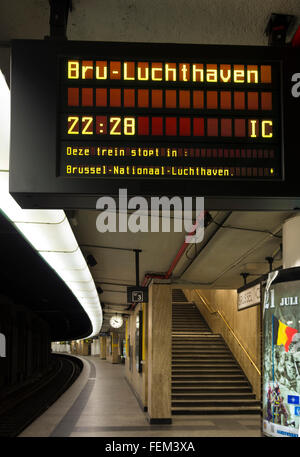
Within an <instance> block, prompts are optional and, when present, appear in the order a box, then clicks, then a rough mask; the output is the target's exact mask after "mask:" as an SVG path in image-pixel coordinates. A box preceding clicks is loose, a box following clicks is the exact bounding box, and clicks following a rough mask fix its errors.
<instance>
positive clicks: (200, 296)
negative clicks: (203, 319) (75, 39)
mask: <svg viewBox="0 0 300 457" xmlns="http://www.w3.org/2000/svg"><path fill="white" fill-rule="evenodd" d="M195 292H196V293H197V295H198V297H199V298H200V300H201V301H202V303H203V304H204V306H205V307H206V309H207V310H208V311H209V312H210V314H217V315H218V316H219V317H220V318H221V319H222V320H223V322H224V324H225V325H226V327H227V328H228V330H229V331H230V333H231V334H232V336H233V337H234V338H235V340H236V341H237V343H238V344H239V346H240V347H241V349H242V350H243V351H244V353H245V354H246V357H247V358H248V359H249V361H250V362H251V364H252V365H253V367H254V368H255V370H256V371H257V373H258V374H259V375H260V376H261V371H260V370H259V368H258V367H257V365H256V364H255V362H254V360H253V359H252V357H251V356H250V354H249V352H248V351H247V349H246V348H245V346H244V345H243V344H242V343H241V341H240V340H239V339H238V337H237V336H236V334H235V333H234V331H233V329H232V327H231V326H230V325H229V323H228V322H227V320H226V319H225V317H224V315H223V314H222V313H221V312H220V311H216V310H213V308H212V307H211V306H210V305H209V303H208V302H207V301H206V299H205V298H204V297H203V296H202V295H201V294H200V293H199V292H198V290H195Z"/></svg>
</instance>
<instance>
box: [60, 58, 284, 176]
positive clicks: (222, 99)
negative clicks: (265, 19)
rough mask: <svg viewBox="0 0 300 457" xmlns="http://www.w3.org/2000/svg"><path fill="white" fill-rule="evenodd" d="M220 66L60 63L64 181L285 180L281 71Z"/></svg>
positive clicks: (262, 66) (202, 63)
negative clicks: (66, 178) (76, 178)
mask: <svg viewBox="0 0 300 457" xmlns="http://www.w3.org/2000/svg"><path fill="white" fill-rule="evenodd" d="M224 61H227V59H224ZM222 62H223V61H222V60H220V59H218V62H216V61H215V62H214V63H209V62H208V61H207V60H205V59H203V60H201V59H200V58H199V57H198V59H197V61H185V62H184V61H182V62H180V61H178V60H177V61H169V62H167V61H158V60H157V59H154V60H151V61H150V60H148V61H139V60H135V61H132V60H101V56H100V55H99V56H98V57H95V58H93V59H92V60H86V59H74V58H68V59H63V60H62V62H61V79H60V82H61V84H60V87H61V99H60V103H61V104H60V116H61V126H60V135H59V138H60V154H61V161H60V173H61V175H62V176H86V177H87V176H90V177H95V176H98V177H118V176H123V177H130V178H137V179H141V178H145V177H147V176H151V177H152V178H153V179H155V178H165V179H169V178H171V179H174V178H176V179H196V180H202V179H212V180H214V179H217V180H218V179H227V180H228V179H233V178H235V179H268V180H270V179H281V178H282V168H281V163H282V156H281V154H282V150H281V147H280V145H281V127H280V114H279V113H280V100H279V98H280V97H279V94H280V91H279V87H280V86H279V85H280V79H279V74H280V72H279V67H278V64H275V63H270V64H268V65H266V64H260V63H256V64H253V63H251V64H250V63H249V62H246V60H245V59H241V63H240V64H233V63H232V62H229V63H228V62H227V63H222Z"/></svg>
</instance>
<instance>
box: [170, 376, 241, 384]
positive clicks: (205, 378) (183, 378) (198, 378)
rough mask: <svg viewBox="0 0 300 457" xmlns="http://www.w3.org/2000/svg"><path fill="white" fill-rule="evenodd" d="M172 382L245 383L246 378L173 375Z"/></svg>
mask: <svg viewBox="0 0 300 457" xmlns="http://www.w3.org/2000/svg"><path fill="white" fill-rule="evenodd" d="M171 378H172V382H173V381H192V382H196V381H210V380H211V381H217V380H218V381H219V380H224V381H226V380H227V381H244V379H245V376H244V375H242V374H218V375H217V374H197V375H194V376H190V375H184V374H182V375H180V374H178V375H171Z"/></svg>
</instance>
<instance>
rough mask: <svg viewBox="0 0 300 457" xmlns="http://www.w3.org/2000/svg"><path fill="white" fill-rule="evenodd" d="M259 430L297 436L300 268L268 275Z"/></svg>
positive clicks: (299, 429)
mask: <svg viewBox="0 0 300 457" xmlns="http://www.w3.org/2000/svg"><path fill="white" fill-rule="evenodd" d="M262 365H263V387H262V404H263V421H262V423H263V433H264V434H265V435H267V436H278V437H298V436H300V268H299V267H297V268H289V269H285V270H277V271H274V272H272V273H270V274H269V277H268V281H267V284H266V289H265V296H264V307H263V360H262Z"/></svg>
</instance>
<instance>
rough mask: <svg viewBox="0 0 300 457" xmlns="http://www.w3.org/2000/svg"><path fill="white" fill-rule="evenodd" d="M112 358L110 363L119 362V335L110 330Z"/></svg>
mask: <svg viewBox="0 0 300 457" xmlns="http://www.w3.org/2000/svg"><path fill="white" fill-rule="evenodd" d="M111 336H112V360H111V363H120V362H121V357H120V353H119V335H118V333H115V332H112V333H111Z"/></svg>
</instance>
